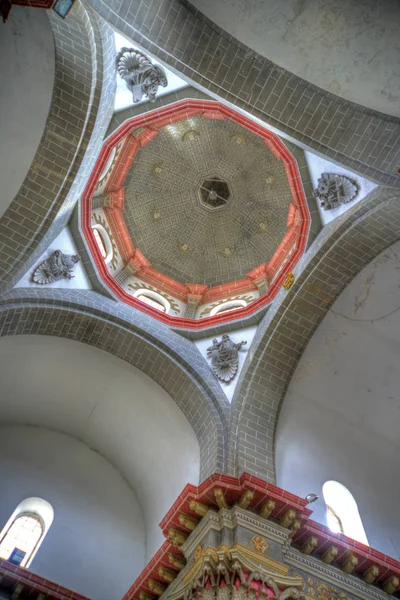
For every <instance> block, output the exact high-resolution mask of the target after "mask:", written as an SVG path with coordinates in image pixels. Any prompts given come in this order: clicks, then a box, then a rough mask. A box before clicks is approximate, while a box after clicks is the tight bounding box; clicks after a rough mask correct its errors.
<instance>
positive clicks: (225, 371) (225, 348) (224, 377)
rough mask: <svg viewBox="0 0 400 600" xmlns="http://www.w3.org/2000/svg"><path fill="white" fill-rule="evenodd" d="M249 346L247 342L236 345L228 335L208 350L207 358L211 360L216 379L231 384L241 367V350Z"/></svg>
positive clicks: (216, 341) (215, 340) (215, 342)
mask: <svg viewBox="0 0 400 600" xmlns="http://www.w3.org/2000/svg"><path fill="white" fill-rule="evenodd" d="M245 344H247V342H246V341H244V342H239V343H238V344H236V343H235V342H233V341H232V340H231V338H230V337H229V335H227V334H226V333H225V334H224V335H223V336H222V337H221V340H220V341H218V340H217V339H216V338H215V339H214V340H213V345H212V346H210V347H209V348H207V356H208V357H209V358H211V368H212V370H213V371H214V373H215V375H216V377H217V378H218V379H220V380H221V381H225V383H229V382H230V381H231V380H232V379H233V378H234V377H235V375H236V373H237V370H238V367H239V350H240V349H241V348H242V346H244V345H245Z"/></svg>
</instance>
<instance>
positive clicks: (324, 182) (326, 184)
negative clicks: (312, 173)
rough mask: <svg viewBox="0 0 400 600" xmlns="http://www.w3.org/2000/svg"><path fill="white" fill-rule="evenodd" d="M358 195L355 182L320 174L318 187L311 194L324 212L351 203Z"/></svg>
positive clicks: (337, 176) (331, 174) (333, 175)
mask: <svg viewBox="0 0 400 600" xmlns="http://www.w3.org/2000/svg"><path fill="white" fill-rule="evenodd" d="M357 193H358V187H357V184H356V183H355V181H352V180H351V179H349V178H348V177H345V176H344V175H337V174H336V173H322V175H321V178H320V179H318V187H317V189H316V190H314V192H313V196H314V198H316V199H317V200H319V201H320V203H321V206H322V208H323V209H324V210H332V209H333V208H337V207H338V206H340V205H341V204H346V203H347V202H351V200H353V199H354V198H355V197H356V196H357Z"/></svg>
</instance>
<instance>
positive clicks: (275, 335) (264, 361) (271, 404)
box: [228, 188, 400, 482]
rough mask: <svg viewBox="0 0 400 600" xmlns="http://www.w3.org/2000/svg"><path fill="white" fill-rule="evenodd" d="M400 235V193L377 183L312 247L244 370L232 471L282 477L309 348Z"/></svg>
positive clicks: (232, 430) (264, 324)
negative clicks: (283, 427)
mask: <svg viewBox="0 0 400 600" xmlns="http://www.w3.org/2000/svg"><path fill="white" fill-rule="evenodd" d="M399 239H400V203H399V195H398V194H397V193H396V191H395V190H391V189H388V188H386V189H385V188H377V189H376V190H374V191H373V192H372V193H371V194H369V196H367V197H366V198H365V200H363V201H362V202H361V203H360V204H359V205H357V206H356V207H355V209H354V210H352V211H349V213H347V216H346V218H345V219H343V220H341V221H338V222H337V223H336V224H333V226H332V227H326V228H325V230H324V231H323V232H322V234H321V236H320V238H319V239H318V240H316V242H315V243H314V246H312V247H311V248H310V250H309V252H308V254H307V255H306V256H305V257H304V258H303V262H302V265H301V266H300V268H301V267H302V271H301V272H300V274H299V275H298V276H297V279H296V282H295V284H294V285H293V287H292V288H291V290H290V292H289V293H287V292H285V291H284V290H282V291H281V293H280V296H278V297H277V299H276V300H275V302H274V304H273V305H272V306H271V308H270V310H269V312H268V313H267V314H266V316H265V317H264V319H263V321H262V322H261V324H260V326H259V330H258V332H257V334H256V338H255V347H254V356H253V358H252V361H251V362H250V361H248V362H247V363H245V366H244V369H243V370H242V373H241V376H240V380H239V382H238V384H237V391H236V393H235V396H234V399H233V404H232V418H231V428H230V438H229V452H228V463H229V469H230V472H232V473H241V472H243V471H248V472H250V473H252V474H255V475H258V476H259V477H262V478H265V479H267V480H269V481H271V482H275V481H276V470H275V432H276V427H277V422H278V417H279V413H280V410H281V406H282V402H283V401H284V398H285V395H286V391H287V388H288V385H289V383H290V381H291V378H292V375H293V373H294V371H295V368H296V366H297V364H298V362H299V359H300V357H301V355H302V353H303V352H304V349H305V348H306V347H307V344H308V343H309V341H310V339H311V337H312V335H313V333H314V332H315V330H316V329H317V327H318V325H319V324H320V323H321V321H322V319H323V318H324V316H325V315H326V313H327V311H328V309H329V308H330V306H331V305H332V304H333V302H334V301H335V300H336V298H337V297H338V296H339V295H340V293H341V292H342V291H343V290H344V289H345V288H346V287H347V286H348V284H349V283H350V282H351V281H352V280H353V278H354V277H355V276H356V275H357V273H359V272H360V271H361V270H362V269H363V267H365V266H366V265H368V263H370V261H371V260H372V259H373V258H375V257H376V256H377V255H379V254H380V252H382V251H383V250H384V249H385V248H387V247H388V246H390V245H392V244H393V243H395V242H396V241H397V240H399Z"/></svg>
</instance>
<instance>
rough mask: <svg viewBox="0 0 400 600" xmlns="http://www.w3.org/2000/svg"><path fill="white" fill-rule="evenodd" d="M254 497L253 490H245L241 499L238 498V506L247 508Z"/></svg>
mask: <svg viewBox="0 0 400 600" xmlns="http://www.w3.org/2000/svg"><path fill="white" fill-rule="evenodd" d="M253 498H254V492H253V491H252V490H244V492H243V494H242V495H241V496H240V498H239V500H238V503H237V504H238V506H240V508H247V507H248V506H249V504H250V502H251V501H252V500H253Z"/></svg>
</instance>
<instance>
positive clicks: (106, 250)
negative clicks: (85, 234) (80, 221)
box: [92, 223, 113, 264]
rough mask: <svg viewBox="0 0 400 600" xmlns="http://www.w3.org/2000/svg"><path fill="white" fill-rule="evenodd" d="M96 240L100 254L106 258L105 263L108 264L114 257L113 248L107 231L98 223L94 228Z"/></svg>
mask: <svg viewBox="0 0 400 600" xmlns="http://www.w3.org/2000/svg"><path fill="white" fill-rule="evenodd" d="M92 229H93V235H94V239H95V240H96V243H97V245H98V247H99V250H100V254H101V256H102V257H103V258H104V262H105V263H106V264H108V263H109V262H110V260H112V257H113V248H112V243H111V240H110V238H109V237H108V234H107V231H106V230H105V229H104V227H103V226H102V225H99V224H97V223H96V225H93V226H92Z"/></svg>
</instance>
